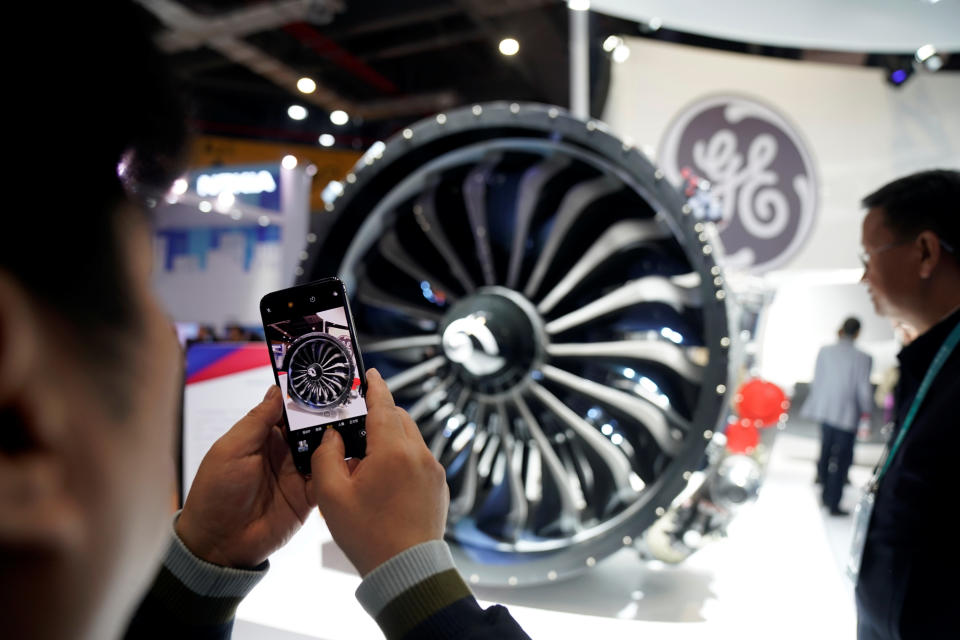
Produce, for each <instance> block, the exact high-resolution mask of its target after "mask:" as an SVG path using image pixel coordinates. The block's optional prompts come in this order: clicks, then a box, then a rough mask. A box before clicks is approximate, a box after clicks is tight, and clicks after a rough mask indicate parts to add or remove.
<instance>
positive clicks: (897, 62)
mask: <svg viewBox="0 0 960 640" xmlns="http://www.w3.org/2000/svg"><path fill="white" fill-rule="evenodd" d="M884 66H885V68H886V72H887V82H889V83H890V84H891V85H893V86H894V87H900V86H902V85H903V83H904V82H906V81H907V79H908V78H909V77H910V76H911V75H913V58H912V57H911V56H888V57H887V58H886V60H885V65H884Z"/></svg>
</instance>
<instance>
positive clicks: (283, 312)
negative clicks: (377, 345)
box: [260, 278, 367, 473]
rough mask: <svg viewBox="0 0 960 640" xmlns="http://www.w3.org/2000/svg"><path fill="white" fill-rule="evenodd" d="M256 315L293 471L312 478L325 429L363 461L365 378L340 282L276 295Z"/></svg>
mask: <svg viewBox="0 0 960 640" xmlns="http://www.w3.org/2000/svg"><path fill="white" fill-rule="evenodd" d="M260 312H261V315H262V316H263V327H264V332H265V335H266V339H267V345H268V347H269V349H270V362H271V364H272V365H273V371H274V374H275V376H276V380H277V385H278V386H279V387H280V391H281V392H282V394H283V410H284V419H285V422H286V434H287V441H288V444H289V445H290V450H291V452H292V453H293V457H294V462H295V463H296V465H297V468H298V469H299V470H300V471H301V472H302V473H309V472H310V456H311V455H312V454H313V451H314V449H316V447H317V445H319V444H320V440H321V439H322V438H323V434H324V432H325V431H326V430H327V429H329V428H334V429H336V430H337V431H338V432H339V433H340V435H341V436H342V437H343V441H344V445H345V447H346V457H348V458H351V457H356V458H359V457H363V455H364V453H365V450H366V446H365V445H366V440H365V437H366V429H365V425H366V422H365V417H366V415H367V404H366V402H365V400H364V396H365V395H366V378H365V376H364V372H363V359H362V358H361V356H360V351H359V348H358V346H357V339H356V334H355V332H354V329H353V319H352V318H351V317H350V311H349V303H348V301H347V295H346V290H345V288H344V286H343V283H342V282H341V281H340V280H339V279H337V278H327V279H324V280H319V281H317V282H312V283H310V284H306V285H302V286H299V287H293V288H291V289H284V290H282V291H275V292H273V293H270V294H267V295H266V296H264V298H263V300H262V301H261V303H260Z"/></svg>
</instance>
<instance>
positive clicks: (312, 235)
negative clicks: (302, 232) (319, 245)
mask: <svg viewBox="0 0 960 640" xmlns="http://www.w3.org/2000/svg"><path fill="white" fill-rule="evenodd" d="M316 241H317V234H315V233H313V232H310V233H308V234H307V242H309V243H310V244H313V243H314V242H316Z"/></svg>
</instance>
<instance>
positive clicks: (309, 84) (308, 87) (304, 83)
mask: <svg viewBox="0 0 960 640" xmlns="http://www.w3.org/2000/svg"><path fill="white" fill-rule="evenodd" d="M297 89H299V90H300V93H313V92H314V91H316V90H317V83H316V82H314V81H313V80H312V79H311V78H306V77H304V78H300V79H299V80H297Z"/></svg>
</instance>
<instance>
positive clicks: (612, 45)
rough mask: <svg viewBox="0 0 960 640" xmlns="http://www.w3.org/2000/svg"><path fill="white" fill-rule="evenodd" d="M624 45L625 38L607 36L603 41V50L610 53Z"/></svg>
mask: <svg viewBox="0 0 960 640" xmlns="http://www.w3.org/2000/svg"><path fill="white" fill-rule="evenodd" d="M622 44H623V38H621V37H620V36H607V39H606V40H604V41H603V50H604V51H606V52H607V53H610V52H612V51H613V50H614V49H616V48H617V47H619V46H620V45H622Z"/></svg>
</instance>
